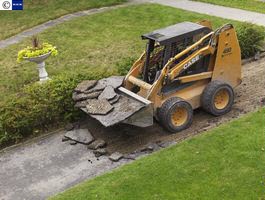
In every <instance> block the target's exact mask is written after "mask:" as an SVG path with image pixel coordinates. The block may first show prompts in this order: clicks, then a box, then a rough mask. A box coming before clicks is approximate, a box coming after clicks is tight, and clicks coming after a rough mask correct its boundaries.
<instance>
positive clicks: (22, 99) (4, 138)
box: [0, 73, 110, 145]
mask: <svg viewBox="0 0 265 200" xmlns="http://www.w3.org/2000/svg"><path fill="white" fill-rule="evenodd" d="M107 76H110V74H103V73H90V74H86V75H70V74H62V75H59V76H56V77H54V78H53V79H52V80H49V81H47V82H45V83H43V84H40V83H34V84H30V85H27V86H25V87H24V88H23V89H22V91H21V92H20V93H19V94H16V95H13V96H10V97H9V98H8V99H7V100H5V101H4V102H2V103H1V107H0V145H5V144H6V143H10V142H16V141H18V140H19V139H21V138H23V137H26V136H29V135H31V134H32V133H34V131H37V130H39V129H41V130H43V129H46V128H47V126H49V125H55V124H58V123H63V122H69V121H73V120H76V119H78V118H79V117H81V116H82V112H80V111H79V110H78V109H76V108H74V104H73V101H72V92H73V89H74V88H75V87H76V85H77V84H78V83H79V82H80V81H82V80H85V79H101V78H103V77H107Z"/></svg>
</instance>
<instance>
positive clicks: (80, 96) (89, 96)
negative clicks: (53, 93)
mask: <svg viewBox="0 0 265 200" xmlns="http://www.w3.org/2000/svg"><path fill="white" fill-rule="evenodd" d="M100 94H101V92H99V91H98V92H92V93H88V94H85V93H76V92H74V93H73V96H72V99H73V100H74V101H83V100H87V99H94V98H97V97H98V96H99V95H100Z"/></svg>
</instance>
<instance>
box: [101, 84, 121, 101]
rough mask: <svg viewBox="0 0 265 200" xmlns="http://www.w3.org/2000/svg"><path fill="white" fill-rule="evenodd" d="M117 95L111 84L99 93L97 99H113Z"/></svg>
mask: <svg viewBox="0 0 265 200" xmlns="http://www.w3.org/2000/svg"><path fill="white" fill-rule="evenodd" d="M116 96H117V94H116V92H115V91H114V88H113V87H112V86H107V87H106V88H105V89H104V90H103V92H102V93H101V94H100V95H99V97H98V99H99V100H102V99H107V100H111V99H114V98H115V97H116Z"/></svg>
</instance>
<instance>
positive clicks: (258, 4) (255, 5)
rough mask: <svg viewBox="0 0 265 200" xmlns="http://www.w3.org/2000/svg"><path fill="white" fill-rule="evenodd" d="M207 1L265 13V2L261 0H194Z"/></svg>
mask: <svg viewBox="0 0 265 200" xmlns="http://www.w3.org/2000/svg"><path fill="white" fill-rule="evenodd" d="M193 1H201V2H205V3H212V4H216V5H221V6H227V7H233V8H240V9H243V10H250V11H254V12H259V13H265V2H262V1H261V0H222V1H220V0H193Z"/></svg>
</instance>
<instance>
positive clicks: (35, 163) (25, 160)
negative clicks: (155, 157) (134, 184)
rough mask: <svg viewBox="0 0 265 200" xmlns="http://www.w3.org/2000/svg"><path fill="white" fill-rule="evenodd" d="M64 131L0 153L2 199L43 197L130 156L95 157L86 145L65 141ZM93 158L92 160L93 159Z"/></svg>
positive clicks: (28, 199)
mask: <svg viewBox="0 0 265 200" xmlns="http://www.w3.org/2000/svg"><path fill="white" fill-rule="evenodd" d="M63 134H64V131H61V132H58V133H56V134H51V135H49V136H47V137H45V138H39V139H36V140H34V141H32V142H31V143H29V144H24V145H19V146H17V147H15V148H11V149H9V150H7V151H6V152H1V153H0V200H22V199H26V200H41V199H46V198H47V197H49V196H51V195H54V194H56V193H58V192H60V191H63V190H65V189H66V188H69V187H71V186H73V185H75V184H77V183H79V182H81V181H83V180H85V179H88V178H92V177H94V176H96V175H98V174H100V173H103V172H104V171H109V170H111V169H113V168H115V167H117V166H119V165H121V164H123V163H125V162H128V160H123V161H120V162H118V163H113V162H111V161H110V160H109V159H108V157H100V158H99V159H98V160H97V159H96V158H95V156H94V154H93V152H92V151H91V150H88V149H87V147H86V146H85V145H82V144H77V145H70V144H69V143H68V142H62V136H63ZM91 162H92V163H91Z"/></svg>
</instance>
